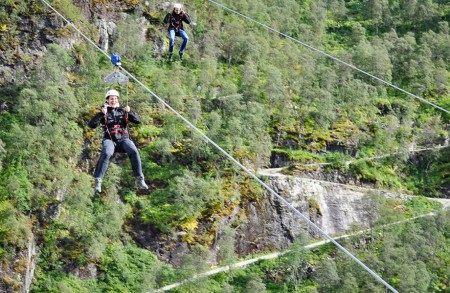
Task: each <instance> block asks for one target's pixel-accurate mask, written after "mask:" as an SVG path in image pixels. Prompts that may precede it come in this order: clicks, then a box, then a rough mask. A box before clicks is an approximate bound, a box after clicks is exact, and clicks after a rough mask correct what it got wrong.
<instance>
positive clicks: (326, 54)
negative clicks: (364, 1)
mask: <svg viewBox="0 0 450 293" xmlns="http://www.w3.org/2000/svg"><path fill="white" fill-rule="evenodd" d="M207 1H209V2H211V3H213V4H215V5H217V6H219V7H222V8H223V9H225V10H228V11H230V12H232V13H234V14H236V15H239V16H241V17H243V18H245V19H247V20H249V21H251V22H254V23H256V24H258V25H260V26H263V27H265V28H266V29H268V30H270V31H272V32H274V33H277V34H279V35H281V36H283V37H285V38H287V39H289V40H292V41H294V42H296V43H299V44H302V45H303V46H305V47H307V48H309V49H311V50H313V51H316V52H319V53H320V54H322V55H325V56H327V57H329V58H331V59H333V60H335V61H337V62H339V63H342V64H344V65H346V66H348V67H351V68H353V69H354V70H356V71H359V72H361V73H363V74H365V75H367V76H370V77H371V78H373V79H376V80H378V81H379V82H382V83H384V84H386V85H388V86H390V87H393V88H394V89H397V90H399V91H401V92H403V93H405V94H407V95H409V96H411V97H413V98H415V99H417V100H420V101H422V102H424V103H426V104H428V105H430V106H432V107H435V108H437V109H439V110H441V111H443V112H445V113H447V114H450V111H448V110H446V109H444V108H442V107H441V106H438V105H436V104H434V103H432V102H430V101H428V100H426V99H424V98H422V97H419V96H417V95H415V94H413V93H410V92H408V91H407V90H404V89H402V88H400V87H398V86H396V85H394V84H392V83H390V82H388V81H385V80H384V79H381V78H379V77H377V76H375V75H373V74H371V73H369V72H367V71H364V70H362V69H359V68H358V67H356V66H354V65H352V64H350V63H347V62H345V61H343V60H341V59H339V58H337V57H335V56H333V55H330V54H328V53H326V52H324V51H322V50H320V49H317V48H315V47H313V46H311V45H309V44H307V43H305V42H302V41H300V40H298V39H296V38H293V37H291V36H289V35H287V34H285V33H282V32H280V31H278V30H276V29H274V28H272V27H270V26H268V25H266V24H264V23H261V22H259V21H257V20H255V19H253V18H251V17H249V16H247V15H244V14H242V13H240V12H238V11H236V10H233V9H231V8H228V7H226V6H225V5H223V4H220V3H217V2H216V1H213V0H207Z"/></svg>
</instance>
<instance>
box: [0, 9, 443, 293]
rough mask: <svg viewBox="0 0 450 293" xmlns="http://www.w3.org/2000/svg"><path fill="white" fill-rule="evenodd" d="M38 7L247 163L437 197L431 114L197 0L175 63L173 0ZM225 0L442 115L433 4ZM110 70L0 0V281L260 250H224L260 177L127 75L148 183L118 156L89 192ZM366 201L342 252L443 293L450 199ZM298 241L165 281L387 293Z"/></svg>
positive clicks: (40, 286)
mask: <svg viewBox="0 0 450 293" xmlns="http://www.w3.org/2000/svg"><path fill="white" fill-rule="evenodd" d="M49 3H51V5H53V6H54V7H55V9H57V10H58V11H60V12H61V13H62V15H64V16H65V17H66V18H67V19H69V20H70V21H71V22H72V23H73V24H74V25H75V26H76V27H77V28H79V29H80V30H81V31H82V32H83V33H84V34H86V35H87V36H88V37H89V38H90V39H92V40H93V41H94V42H95V44H97V45H98V46H100V48H101V49H103V50H105V51H106V52H108V53H109V54H111V53H113V52H118V53H119V54H120V55H121V56H122V66H123V67H124V68H125V69H126V70H128V71H129V72H131V73H132V74H133V75H134V76H136V77H137V78H138V79H139V80H140V81H141V82H142V83H143V84H145V85H146V86H147V87H148V88H149V89H151V91H152V92H153V93H155V94H156V95H157V96H158V97H160V98H161V99H163V100H164V101H165V102H167V103H168V104H169V105H171V106H172V107H173V108H174V109H175V110H176V111H178V112H179V113H181V114H182V115H183V116H184V117H185V118H187V119H188V120H189V121H191V122H192V123H193V124H194V125H195V126H196V127H198V128H199V129H200V130H201V131H202V132H203V133H204V134H206V135H207V136H208V137H209V138H211V139H212V140H213V141H214V142H215V143H217V144H218V145H219V146H220V147H221V148H223V149H224V150H225V151H227V152H228V153H229V154H231V155H232V156H233V157H234V158H236V159H237V160H238V161H239V162H241V163H242V164H243V165H244V166H246V167H248V168H249V169H250V170H254V171H256V170H258V169H260V168H269V167H281V166H283V167H284V166H285V167H287V168H286V172H288V173H289V174H292V175H298V174H301V175H305V174H307V175H310V176H320V177H321V178H331V177H332V178H339V180H338V181H340V182H342V183H347V182H356V183H357V184H360V185H369V186H372V187H374V188H383V189H391V190H394V191H398V192H402V193H407V194H414V195H421V196H426V197H434V198H436V197H440V198H449V197H450V189H449V187H450V181H449V180H450V176H449V175H450V172H449V166H450V159H449V154H450V151H449V149H448V148H447V146H448V139H449V133H448V125H449V124H448V123H449V118H450V116H449V115H448V114H447V113H446V112H445V111H442V110H440V109H437V108H435V107H433V106H432V105H429V104H427V103H424V102H422V101H420V100H419V99H416V98H414V97H412V96H411V95H407V94H406V93H405V92H402V91H399V90H397V89H395V88H393V87H390V86H387V85H386V84H385V83H382V82H380V81H378V80H376V79H374V78H371V77H370V76H368V75H366V74H363V73H361V72H360V71H357V70H354V69H352V68H351V67H349V66H346V65H345V64H343V63H341V62H336V61H335V60H333V59H331V58H329V57H327V56H325V55H324V54H321V53H320V52H319V51H317V50H312V49H311V48H308V47H307V46H304V45H302V44H301V43H298V42H295V41H293V40H291V39H288V38H285V37H283V36H281V35H279V34H277V33H275V32H274V31H271V30H268V29H267V28H265V27H263V26H261V25H258V24H257V23H255V22H252V21H249V20H248V19H246V18H243V17H240V16H239V15H237V14H234V13H232V12H230V11H228V10H225V9H223V8H221V7H220V6H218V5H215V4H214V3H213V2H210V1H200V0H192V1H189V2H184V3H183V5H184V9H185V11H186V12H187V13H188V14H189V15H190V16H191V18H192V20H193V24H192V25H190V26H187V25H185V26H186V31H187V33H188V35H189V37H190V40H189V43H188V48H187V51H186V52H185V58H184V60H183V61H179V60H175V61H173V62H168V60H167V57H168V56H167V50H168V39H167V27H166V24H164V23H163V18H164V16H165V15H166V13H167V12H169V11H170V10H171V9H172V5H173V3H169V2H166V1H156V0H148V1H138V0H124V1H114V0H76V1H70V0H53V1H49ZM220 3H221V4H223V5H225V6H226V7H229V8H231V9H234V10H236V11H238V12H239V13H242V14H244V15H247V16H248V17H250V18H252V19H254V20H255V21H257V22H260V23H262V24H264V25H267V26H269V27H271V28H274V29H275V30H277V31H280V32H282V33H284V34H286V35H288V36H291V37H292V38H295V39H297V40H299V41H301V42H304V43H305V44H308V45H309V46H312V47H314V48H316V49H318V50H320V51H323V52H326V53H328V54H330V55H332V56H334V57H336V58H338V59H340V60H342V61H343V62H346V63H348V64H352V65H353V66H356V67H357V68H360V69H361V70H363V71H366V72H368V73H370V74H372V75H374V76H376V77H378V78H380V79H382V80H384V81H386V82H388V83H391V84H393V85H395V86H397V87H399V88H401V89H404V90H405V91H407V92H410V93H412V94H414V95H416V96H418V97H421V98H423V99H426V100H427V101H429V102H431V103H433V104H436V105H439V106H440V107H442V108H444V109H447V110H450V95H449V89H450V87H449V81H450V78H449V71H450V62H449V61H450V28H449V22H448V21H449V17H450V2H449V1H447V0H423V1H412V0H409V1H406V0H391V1H387V0H315V1H313V0H305V1H300V0H297V1H295V0H278V1H267V0H260V1H249V0H239V1H231V0H223V1H220ZM179 46H180V39H179V38H178V39H177V43H176V49H175V50H177V48H179ZM113 70H114V68H113V66H112V65H111V63H110V60H108V58H107V57H106V56H104V55H103V54H102V53H101V52H99V51H98V50H97V49H96V48H95V47H94V46H92V44H90V43H89V42H87V41H86V40H85V39H84V38H83V37H82V36H80V35H79V34H78V33H77V32H76V31H75V30H74V29H73V28H72V27H71V26H70V25H68V24H67V23H66V22H65V21H63V20H62V19H61V18H60V17H58V16H57V15H56V14H55V13H54V12H52V10H50V9H49V8H48V7H47V6H46V5H45V4H44V3H43V2H42V1H41V0H30V1H29V0H6V1H2V2H1V3H0V291H5V292H17V291H20V290H22V291H26V288H29V289H30V291H31V292H147V291H149V290H151V289H155V288H159V287H161V286H163V285H166V284H168V283H170V282H173V281H178V280H181V279H183V278H184V277H188V276H191V275H193V274H194V273H195V272H198V271H201V270H204V269H206V268H207V267H209V266H211V265H217V264H229V263H231V262H232V261H234V260H235V259H236V258H237V257H243V256H246V255H250V254H251V253H252V252H254V251H252V250H248V251H246V252H245V253H242V255H236V254H235V253H234V251H235V247H234V241H235V240H236V239H238V238H243V237H245V235H243V234H242V231H241V230H239V229H240V227H241V224H242V223H244V222H245V221H246V215H245V214H244V213H241V214H234V213H233V211H235V208H236V207H240V208H242V210H245V208H246V207H248V203H252V202H258V201H264V200H266V199H265V193H264V190H263V188H262V187H261V186H260V185H259V184H257V182H255V181H254V180H252V179H251V178H249V176H248V175H247V174H245V173H244V172H242V171H241V170H240V169H239V168H237V167H236V166H235V164H233V163H232V162H231V161H229V160H227V159H226V158H225V157H224V156H223V155H222V154H221V153H220V152H218V151H217V150H216V149H215V148H214V147H212V146H211V145H210V144H208V142H207V141H205V140H204V139H203V138H202V137H201V136H200V135H198V134H197V133H196V132H195V131H193V130H192V129H191V128H190V127H188V126H187V125H186V124H185V123H184V122H183V121H182V120H181V119H179V118H178V117H176V115H174V114H173V113H172V112H171V111H169V110H168V109H167V108H165V107H164V106H163V105H162V104H161V103H160V102H158V101H157V99H155V97H154V96H153V95H152V94H150V93H149V92H148V91H146V90H145V89H143V88H142V87H141V86H139V85H138V84H137V83H135V82H133V81H131V82H130V83H128V84H126V85H123V84H122V85H113V86H114V87H115V88H116V89H118V90H119V91H121V93H122V95H121V103H123V104H125V103H128V104H129V105H130V107H131V108H132V109H133V110H135V111H137V112H138V113H139V115H140V116H141V117H142V119H143V124H142V125H139V126H134V127H132V128H131V134H132V138H133V140H134V141H135V143H136V145H137V146H138V148H139V150H140V154H141V158H142V163H143V172H144V175H145V177H146V182H147V184H148V185H149V186H150V189H149V191H138V190H137V189H136V186H135V182H134V178H133V177H132V175H131V174H132V172H131V166H130V163H129V160H128V158H127V157H126V156H125V155H121V154H118V155H116V156H115V158H114V160H113V162H112V163H111V165H110V167H109V169H108V172H107V175H106V177H105V178H104V190H103V192H102V193H101V194H94V192H93V177H92V174H93V171H94V168H95V164H96V162H97V160H98V157H99V153H100V150H101V141H102V133H101V130H98V129H97V130H92V129H90V128H88V127H87V123H88V121H89V120H90V118H91V117H92V116H93V115H95V113H96V112H98V110H99V107H100V106H101V105H103V103H104V96H105V91H106V90H107V89H108V88H109V87H110V86H111V85H105V83H104V82H103V78H104V77H105V76H106V75H107V74H109V73H111V72H112V71H113ZM423 149H430V150H426V151H424V150H423ZM347 161H352V164H347V163H346V162H347ZM313 163H330V164H329V165H323V166H324V167H319V165H310V164H313ZM336 174H337V175H336ZM379 204H380V205H379V209H378V210H379V211H380V215H382V217H377V221H376V223H374V227H372V228H373V229H374V230H372V231H378V232H377V233H375V232H374V233H373V234H371V235H370V236H367V235H366V236H361V237H360V238H356V239H354V240H353V239H352V241H349V242H348V243H346V244H347V245H348V246H350V247H351V250H352V252H354V253H355V254H357V255H358V256H360V257H361V258H362V259H363V260H365V261H367V262H368V263H369V264H370V266H371V267H373V268H374V269H375V270H376V271H377V272H379V273H380V274H381V275H382V277H383V278H385V279H386V280H387V281H388V282H389V283H390V284H392V285H393V286H394V287H396V288H397V289H398V290H399V291H401V292H448V290H450V281H449V276H450V272H449V267H448V265H447V264H448V263H449V258H450V251H449V249H450V245H449V244H450V243H449V241H450V232H449V231H450V230H449V229H450V223H449V218H450V217H449V214H448V212H440V213H438V214H437V215H436V216H433V217H430V218H423V219H420V220H417V221H413V222H410V224H404V225H400V226H389V228H386V226H381V225H385V224H389V223H390V221H392V222H393V221H396V220H398V219H401V218H408V217H410V216H412V215H417V214H419V213H421V212H429V211H430V210H431V209H433V208H434V206H432V205H431V204H430V203H429V202H428V201H426V200H418V201H412V203H409V206H408V204H406V205H404V204H401V203H399V202H396V201H384V202H381V201H380V203H379ZM400 214H402V215H400ZM379 225H380V226H379ZM376 227H379V228H376ZM395 227H397V228H395ZM376 229H379V230H376ZM300 242H301V241H300ZM293 248H294V249H293V250H292V251H291V252H292V253H294V254H295V253H298V254H297V255H294V256H291V257H290V258H289V257H287V258H285V259H280V260H278V261H274V262H269V263H263V264H262V267H258V268H255V267H252V268H250V269H249V270H247V271H244V272H239V273H232V272H230V273H229V274H226V275H221V276H219V277H217V278H215V279H210V280H206V281H204V282H200V283H197V284H190V285H187V286H186V287H185V288H183V289H179V292H189V291H193V290H197V291H198V292H250V291H255V292H264V290H267V291H268V292H282V291H283V290H284V291H283V292H349V291H350V290H351V291H355V292H384V288H383V287H382V286H381V285H380V284H378V283H377V282H376V281H375V280H369V278H370V276H368V275H364V276H363V275H362V272H360V271H359V269H358V268H357V267H355V265H354V264H350V263H349V262H350V260H349V259H346V258H345V257H343V256H342V255H340V253H339V252H337V251H336V250H335V248H333V247H325V248H324V249H318V250H317V251H308V252H305V251H304V250H302V249H300V248H298V249H297V248H296V246H293ZM27 250H29V251H32V250H35V251H36V253H35V254H32V255H33V256H32V257H28V258H27V255H28V256H29V255H30V253H28V254H27ZM31 264H32V265H31ZM407 273H408V274H407ZM25 276H32V277H33V278H32V280H26V278H25ZM419 277H420V278H419ZM194 288H195V289H194ZM350 288H351V289H350ZM358 288H359V289H358ZM177 290H178V289H177ZM382 290H383V291H382Z"/></svg>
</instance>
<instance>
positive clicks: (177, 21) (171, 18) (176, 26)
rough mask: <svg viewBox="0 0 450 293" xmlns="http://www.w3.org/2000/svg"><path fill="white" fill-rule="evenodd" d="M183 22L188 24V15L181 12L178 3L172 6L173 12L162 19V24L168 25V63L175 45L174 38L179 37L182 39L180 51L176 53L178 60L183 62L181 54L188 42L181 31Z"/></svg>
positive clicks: (185, 35)
mask: <svg viewBox="0 0 450 293" xmlns="http://www.w3.org/2000/svg"><path fill="white" fill-rule="evenodd" d="M183 22H185V23H187V24H190V23H191V19H190V17H189V15H188V14H187V13H186V12H184V11H183V10H182V6H181V4H180V3H175V4H174V5H173V11H172V12H171V13H167V15H166V17H164V23H168V24H169V42H170V44H169V61H172V54H173V46H174V44H175V36H179V37H181V38H182V39H183V43H182V44H181V47H180V51H179V52H178V54H179V57H180V60H183V53H184V50H186V46H187V43H188V40H189V37H188V35H187V34H186V32H185V31H184V29H183Z"/></svg>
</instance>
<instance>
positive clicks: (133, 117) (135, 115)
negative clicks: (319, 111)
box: [123, 105, 142, 124]
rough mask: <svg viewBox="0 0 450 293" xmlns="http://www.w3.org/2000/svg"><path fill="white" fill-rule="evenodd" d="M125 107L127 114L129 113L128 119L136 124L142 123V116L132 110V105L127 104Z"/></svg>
mask: <svg viewBox="0 0 450 293" xmlns="http://www.w3.org/2000/svg"><path fill="white" fill-rule="evenodd" d="M123 109H124V110H125V112H126V114H127V115H128V121H130V122H133V123H135V124H141V123H142V119H141V117H139V115H138V113H136V112H134V111H131V109H130V106H128V105H127V106H125V107H124V108H123Z"/></svg>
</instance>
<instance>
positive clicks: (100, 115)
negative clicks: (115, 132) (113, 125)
mask: <svg viewBox="0 0 450 293" xmlns="http://www.w3.org/2000/svg"><path fill="white" fill-rule="evenodd" d="M104 117H105V114H103V112H98V113H97V114H95V116H94V117H93V118H92V119H91V121H89V123H88V126H89V127H90V128H97V126H98V125H99V124H100V122H101V121H102V119H103V118H104Z"/></svg>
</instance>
